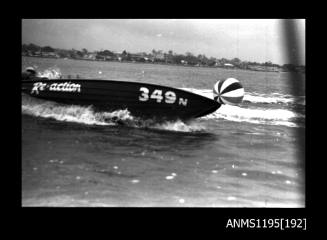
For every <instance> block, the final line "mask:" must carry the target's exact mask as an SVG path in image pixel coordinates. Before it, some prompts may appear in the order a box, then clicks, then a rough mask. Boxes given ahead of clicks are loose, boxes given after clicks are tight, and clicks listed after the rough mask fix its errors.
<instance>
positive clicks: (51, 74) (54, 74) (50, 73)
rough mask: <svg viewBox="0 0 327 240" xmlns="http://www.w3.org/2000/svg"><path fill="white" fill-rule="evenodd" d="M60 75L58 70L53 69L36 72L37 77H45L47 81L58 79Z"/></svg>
mask: <svg viewBox="0 0 327 240" xmlns="http://www.w3.org/2000/svg"><path fill="white" fill-rule="evenodd" d="M61 76H62V74H61V71H60V69H59V68H56V67H53V68H48V69H46V70H44V71H43V72H38V77H46V78H49V79H59V78H61Z"/></svg>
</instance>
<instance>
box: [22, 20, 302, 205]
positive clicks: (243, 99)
mask: <svg viewBox="0 0 327 240" xmlns="http://www.w3.org/2000/svg"><path fill="white" fill-rule="evenodd" d="M305 21H306V20H305V19H169V18H168V19H28V18H26V19H25V18H23V19H21V30H22V32H21V37H22V38H21V47H22V48H21V71H22V80H21V138H22V139H21V146H22V154H21V170H22V172H21V204H22V207H114V208H116V207H133V208H134V207H137V208H142V207H151V208H152V207H174V208H175V207H177V208H305V207H306V194H305V193H306V184H305V183H306V167H305V160H306V159H305V106H306V96H305V74H306V71H305V67H306V66H305V63H306V62H305V24H306V22H305Z"/></svg>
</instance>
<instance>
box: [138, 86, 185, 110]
mask: <svg viewBox="0 0 327 240" xmlns="http://www.w3.org/2000/svg"><path fill="white" fill-rule="evenodd" d="M140 91H141V94H140V96H139V100H140V101H142V102H146V101H148V100H149V99H155V100H156V101H157V103H161V102H162V100H164V102H165V103H168V104H173V103H175V102H176V99H177V97H176V93H175V92H173V91H167V92H165V94H164V95H163V94H162V90H160V89H155V90H154V91H153V92H152V93H151V94H150V91H149V89H148V88H146V87H141V88H140ZM179 104H180V105H184V106H186V104H187V99H183V98H179Z"/></svg>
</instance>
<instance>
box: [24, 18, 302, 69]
mask: <svg viewBox="0 0 327 240" xmlns="http://www.w3.org/2000/svg"><path fill="white" fill-rule="evenodd" d="M281 22H282V20H277V19H81V20H80V19H23V20H22V43H26V44H29V43H34V44H37V45H40V46H51V47H54V48H64V49H72V48H74V49H77V50H81V49H82V48H86V49H87V50H89V51H95V50H101V49H103V50H105V49H107V50H111V51H115V52H122V51H123V50H126V51H127V52H131V53H137V52H147V53H150V52H151V51H152V49H156V50H163V51H164V52H168V51H169V50H172V51H173V52H175V53H179V54H185V53H186V52H191V53H193V54H194V55H196V56H197V55H198V54H205V55H206V56H207V57H216V58H227V59H232V58H235V57H237V58H239V59H241V60H242V61H256V62H261V63H263V62H267V61H271V62H273V63H277V64H285V63H288V60H287V58H286V57H285V56H286V55H285V54H286V49H285V47H284V41H283V40H284V39H283V36H282V31H281V26H282V25H281ZM296 22H297V28H296V31H297V33H298V39H299V47H300V53H299V55H300V57H301V64H303V65H304V64H305V47H304V46H305V20H303V19H301V20H297V21H296Z"/></svg>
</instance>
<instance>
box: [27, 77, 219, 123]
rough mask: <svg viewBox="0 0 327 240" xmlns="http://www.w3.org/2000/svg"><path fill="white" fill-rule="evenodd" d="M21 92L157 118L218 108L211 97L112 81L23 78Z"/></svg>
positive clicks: (186, 116)
mask: <svg viewBox="0 0 327 240" xmlns="http://www.w3.org/2000/svg"><path fill="white" fill-rule="evenodd" d="M22 92H24V93H26V94H29V95H31V96H33V97H36V98H40V99H45V100H50V101H55V102H58V103H64V104H69V105H80V106H90V105H92V106H93V108H94V109H95V110H98V111H113V110H120V109H128V110H129V111H130V113H131V114H132V115H133V116H137V117H141V118H155V119H160V120H175V119H181V120H189V119H192V118H198V117H202V116H204V115H207V114H210V113H212V112H214V111H216V110H217V109H218V108H219V107H220V104H219V103H218V102H216V101H214V100H211V99H209V98H206V97H203V96H200V95H197V94H194V93H190V92H187V91H183V90H180V89H175V88H171V87H166V86H160V85H154V84H147V83H138V82H125V81H113V80H91V79H53V80H45V79H34V80H23V81H22Z"/></svg>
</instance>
